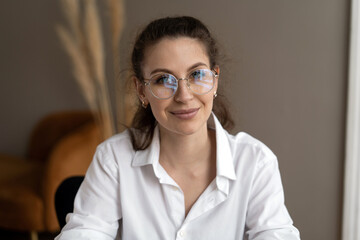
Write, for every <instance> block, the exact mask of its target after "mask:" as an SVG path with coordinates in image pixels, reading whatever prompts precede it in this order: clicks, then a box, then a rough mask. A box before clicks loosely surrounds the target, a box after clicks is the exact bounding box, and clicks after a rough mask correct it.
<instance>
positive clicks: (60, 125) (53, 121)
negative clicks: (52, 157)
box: [26, 111, 94, 162]
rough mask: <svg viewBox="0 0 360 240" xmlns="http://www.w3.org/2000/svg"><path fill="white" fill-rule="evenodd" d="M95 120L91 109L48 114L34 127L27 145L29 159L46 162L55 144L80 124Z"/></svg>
mask: <svg viewBox="0 0 360 240" xmlns="http://www.w3.org/2000/svg"><path fill="white" fill-rule="evenodd" d="M91 121H92V122H93V121H94V117H93V115H92V113H91V112H90V111H63V112H57V113H52V114H49V115H47V116H46V117H44V118H42V119H41V120H40V121H39V122H38V123H37V124H36V126H35V127H34V129H33V131H32V133H31V136H30V139H29V144H28V147H27V156H26V157H27V159H30V160H34V161H39V162H45V159H47V157H48V155H49V154H50V152H51V150H52V148H53V147H54V145H55V144H56V143H57V142H58V141H59V140H60V139H61V138H63V137H64V136H65V135H67V134H69V133H71V132H73V131H74V130H75V129H77V128H79V127H80V126H82V125H84V124H86V123H88V122H91Z"/></svg>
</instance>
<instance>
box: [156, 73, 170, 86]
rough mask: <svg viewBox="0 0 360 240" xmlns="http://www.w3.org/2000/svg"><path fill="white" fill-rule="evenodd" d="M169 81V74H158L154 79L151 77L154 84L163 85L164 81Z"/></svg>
mask: <svg viewBox="0 0 360 240" xmlns="http://www.w3.org/2000/svg"><path fill="white" fill-rule="evenodd" d="M168 81H169V76H167V75H159V76H156V77H155V78H154V79H153V81H152V82H153V83H154V84H159V85H160V84H161V85H163V84H164V83H167V82H168Z"/></svg>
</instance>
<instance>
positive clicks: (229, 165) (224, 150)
mask: <svg viewBox="0 0 360 240" xmlns="http://www.w3.org/2000/svg"><path fill="white" fill-rule="evenodd" d="M208 127H209V128H212V129H214V130H215V131H216V185H217V187H218V188H219V189H220V190H221V191H223V192H224V193H225V194H228V192H229V183H228V181H226V179H231V180H235V179H236V174H235V170H234V163H233V157H232V153H231V148H230V144H229V140H228V136H227V135H226V131H225V130H224V129H223V127H222V126H221V123H220V122H219V120H218V119H217V118H216V116H215V114H214V113H212V114H211V116H210V118H209V120H208ZM159 136H160V133H159V127H158V125H157V126H156V127H155V129H154V135H153V138H152V142H151V144H150V146H149V147H148V148H147V149H145V150H140V151H136V153H135V156H134V159H133V161H132V166H133V167H141V166H145V165H149V164H152V165H153V168H154V172H155V175H156V177H158V178H159V179H160V178H161V177H162V176H163V171H162V168H161V167H160V166H159V165H160V164H159V156H160V137H159ZM224 178H226V179H224Z"/></svg>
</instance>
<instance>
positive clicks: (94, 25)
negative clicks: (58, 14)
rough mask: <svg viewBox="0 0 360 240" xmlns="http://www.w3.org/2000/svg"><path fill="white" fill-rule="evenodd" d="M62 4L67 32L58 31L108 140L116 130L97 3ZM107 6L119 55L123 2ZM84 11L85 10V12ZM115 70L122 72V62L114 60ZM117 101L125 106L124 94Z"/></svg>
mask: <svg viewBox="0 0 360 240" xmlns="http://www.w3.org/2000/svg"><path fill="white" fill-rule="evenodd" d="M61 3H62V7H63V10H64V13H65V17H66V19H67V22H68V29H67V28H65V27H63V26H58V27H57V28H56V30H57V32H58V34H59V37H60V39H61V41H62V43H63V45H64V47H65V49H66V51H67V53H68V54H69V56H70V59H71V61H72V64H73V72H74V76H75V79H76V80H77V82H78V84H79V85H80V87H81V90H82V93H83V95H84V97H85V99H86V101H87V103H88V104H89V106H90V108H91V111H92V112H93V113H94V115H95V117H96V119H97V121H98V122H99V124H100V126H101V128H102V132H103V137H104V138H108V137H110V136H112V135H113V134H114V133H115V132H116V130H115V124H114V123H115V120H114V114H113V111H112V107H111V100H110V94H109V88H108V82H107V79H106V74H105V49H104V42H103V33H102V26H101V20H100V17H99V14H98V11H97V5H96V1H95V0H84V1H81V0H62V1H61ZM108 3H109V4H108V7H109V10H110V12H111V23H112V24H111V34H112V46H113V51H115V52H119V41H120V36H121V32H122V29H123V17H124V16H123V15H124V14H123V2H122V0H108ZM81 4H83V5H81ZM81 7H83V12H82V11H81V10H82V8H81ZM82 15H83V17H82ZM114 69H117V70H118V69H119V60H118V59H115V58H114ZM116 82H118V81H116ZM117 95H118V94H117ZM118 98H120V99H117V100H118V101H120V102H124V101H125V98H126V97H125V93H122V94H121V95H120V96H118ZM119 111H120V113H119V114H118V116H125V112H124V109H119ZM123 118H124V117H123Z"/></svg>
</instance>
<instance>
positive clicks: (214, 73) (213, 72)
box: [143, 68, 219, 100]
mask: <svg viewBox="0 0 360 240" xmlns="http://www.w3.org/2000/svg"><path fill="white" fill-rule="evenodd" d="M198 70H207V71H210V72H211V73H212V74H213V76H214V78H215V79H216V78H218V77H219V74H218V73H217V72H216V71H215V70H211V69H206V68H205V69H195V70H194V71H198ZM194 71H191V72H190V73H189V75H188V76H187V77H186V78H177V77H176V76H174V75H173V74H171V73H162V74H167V75H170V76H173V77H174V79H175V80H176V90H175V91H174V93H173V94H172V95H171V96H170V97H166V98H161V97H158V96H156V95H155V94H154V92H153V91H152V89H151V86H150V83H151V80H152V79H151V78H143V80H147V81H144V85H145V86H148V87H149V89H150V92H151V94H152V95H153V96H154V97H156V98H157V99H161V100H166V99H169V98H172V97H173V96H174V95H175V93H176V92H177V90H178V88H179V81H180V80H186V86H187V87H188V88H189V89H190V91H191V92H192V93H194V94H196V95H205V94H207V93H209V92H210V91H211V90H213V89H214V86H215V82H213V85H212V87H211V88H210V89H209V91H207V92H205V93H196V92H194V91H193V90H192V89H191V87H190V83H189V78H190V75H191V74H192V73H193V72H194ZM158 75H161V74H155V75H154V76H153V77H155V76H158Z"/></svg>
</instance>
